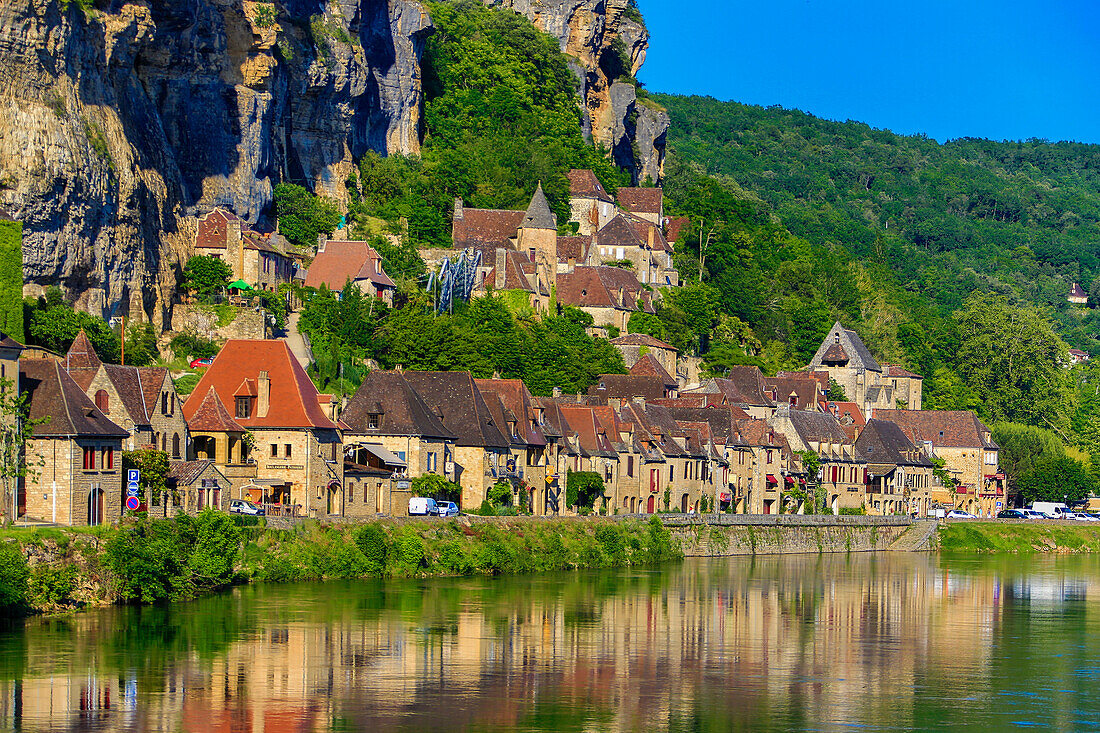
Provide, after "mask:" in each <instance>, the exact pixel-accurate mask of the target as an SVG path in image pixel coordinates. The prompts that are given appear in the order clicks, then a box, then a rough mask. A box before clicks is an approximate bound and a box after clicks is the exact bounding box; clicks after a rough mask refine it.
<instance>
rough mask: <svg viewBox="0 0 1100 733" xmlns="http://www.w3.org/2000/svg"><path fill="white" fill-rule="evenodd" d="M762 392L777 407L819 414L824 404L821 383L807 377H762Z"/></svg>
mask: <svg viewBox="0 0 1100 733" xmlns="http://www.w3.org/2000/svg"><path fill="white" fill-rule="evenodd" d="M764 392H765V393H766V394H767V395H768V396H769V397H770V398H771V400H772V402H774V403H775V404H777V405H786V406H787V407H793V408H794V409H796V410H813V411H817V412H820V411H821V410H822V407H823V405H824V403H825V392H824V391H823V390H822V389H821V383H820V381H818V380H817V379H815V378H814V377H811V376H809V375H802V376H778V377H764Z"/></svg>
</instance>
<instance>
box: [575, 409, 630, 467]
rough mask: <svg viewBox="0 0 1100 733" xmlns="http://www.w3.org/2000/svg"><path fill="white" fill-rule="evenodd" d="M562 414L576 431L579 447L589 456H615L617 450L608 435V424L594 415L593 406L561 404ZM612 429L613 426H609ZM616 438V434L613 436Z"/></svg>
mask: <svg viewBox="0 0 1100 733" xmlns="http://www.w3.org/2000/svg"><path fill="white" fill-rule="evenodd" d="M561 411H562V414H564V415H565V418H566V419H567V420H568V421H569V426H570V427H571V428H572V429H573V431H574V432H575V433H576V435H577V438H578V440H579V441H580V447H581V448H582V449H583V450H584V452H585V453H587V454H588V455H590V456H605V457H612V458H613V457H617V456H618V455H619V454H618V451H616V450H615V446H613V445H612V437H611V435H609V428H608V426H606V425H604V424H603V423H602V422H601V421H600V420H599V418H598V417H597V416H596V411H595V409H594V408H593V407H589V406H587V405H569V406H562V408H561ZM611 430H613V428H611ZM614 437H615V439H616V440H617V439H618V436H617V435H615V436H614Z"/></svg>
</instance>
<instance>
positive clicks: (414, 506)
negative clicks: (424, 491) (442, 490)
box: [409, 496, 439, 517]
mask: <svg viewBox="0 0 1100 733" xmlns="http://www.w3.org/2000/svg"><path fill="white" fill-rule="evenodd" d="M409 516H410V517H436V516H439V507H438V506H437V505H436V503H435V499H429V498H426V497H423V496H414V497H413V498H411V499H409Z"/></svg>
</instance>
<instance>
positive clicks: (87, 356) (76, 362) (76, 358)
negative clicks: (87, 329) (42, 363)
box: [65, 329, 103, 376]
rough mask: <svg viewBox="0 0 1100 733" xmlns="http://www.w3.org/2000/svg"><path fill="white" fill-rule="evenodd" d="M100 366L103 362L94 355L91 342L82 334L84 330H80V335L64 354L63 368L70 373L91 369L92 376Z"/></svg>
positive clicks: (86, 335)
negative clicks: (76, 370)
mask: <svg viewBox="0 0 1100 733" xmlns="http://www.w3.org/2000/svg"><path fill="white" fill-rule="evenodd" d="M101 364H103V362H102V361H100V359H99V356H97V355H96V353H95V348H94V347H93V346H92V340H91V339H89V338H88V334H86V333H84V329H80V333H78V334H77V335H76V338H75V339H73V343H72V345H71V346H70V347H69V350H68V352H66V353H65V368H66V369H68V370H70V371H71V370H73V369H91V370H92V371H93V376H94V372H95V371H96V370H98V369H99V367H100V365H101Z"/></svg>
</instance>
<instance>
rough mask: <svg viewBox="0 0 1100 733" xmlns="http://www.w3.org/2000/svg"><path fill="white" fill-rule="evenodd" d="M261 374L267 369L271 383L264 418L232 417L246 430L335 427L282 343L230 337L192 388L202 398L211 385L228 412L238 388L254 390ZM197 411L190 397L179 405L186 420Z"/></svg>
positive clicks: (315, 391) (310, 385) (196, 404)
mask: <svg viewBox="0 0 1100 733" xmlns="http://www.w3.org/2000/svg"><path fill="white" fill-rule="evenodd" d="M261 371H266V372H267V373H268V377H269V378H270V379H271V397H270V406H269V409H268V413H267V416H266V417H249V418H235V420H236V421H237V422H238V423H240V424H241V425H242V426H244V427H245V428H248V429H251V428H322V429H330V430H335V429H336V427H337V426H336V423H334V422H333V421H332V420H330V419H329V418H328V416H327V415H325V413H324V412H323V411H322V410H321V407H320V405H319V404H318V403H317V388H316V387H314V386H313V382H311V381H310V379H309V377H308V376H307V375H306V372H305V370H304V369H303V368H302V366H301V364H299V363H298V360H297V359H295V358H294V355H293V354H291V353H290V347H288V346H287V344H286V342H285V341H260V340H244V339H239V340H238V339H232V340H230V341H228V342H226V344H225V346H224V347H222V350H221V351H220V352H219V353H218V356H217V357H216V358H215V359H214V363H213V364H211V365H210V367H209V368H208V369H207V370H206V373H205V374H203V375H202V379H200V380H199V383H198V385H196V386H195V391H194V394H195V395H204V396H205V394H206V392H207V390H209V389H210V388H211V387H213V388H214V391H215V392H216V393H217V395H218V399H219V400H221V403H222V405H223V406H224V407H225V408H226V410H227V411H228V410H229V407H230V406H232V405H233V397H234V395H235V394H236V393H237V391H238V390H239V389H240V388H241V387H242V386H245V385H248V384H249V383H251V385H252V389H255V386H254V385H256V384H258V380H259V376H260V372H261ZM256 391H258V390H256ZM256 402H257V403H258V400H257V401H256ZM198 407H199V404H198V403H197V402H196V401H195V399H194V398H192V399H189V400H188V401H187V402H186V403H185V404H184V406H183V415H184V418H185V419H187V420H188V421H189V422H190V420H191V418H192V417H193V416H194V414H195V412H196V411H197V410H198ZM255 413H256V410H255V409H254V410H253V414H255ZM231 414H232V413H231Z"/></svg>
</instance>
